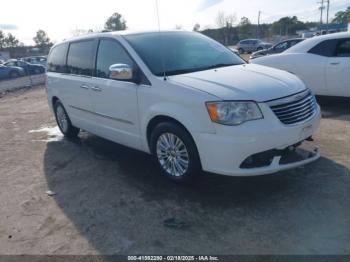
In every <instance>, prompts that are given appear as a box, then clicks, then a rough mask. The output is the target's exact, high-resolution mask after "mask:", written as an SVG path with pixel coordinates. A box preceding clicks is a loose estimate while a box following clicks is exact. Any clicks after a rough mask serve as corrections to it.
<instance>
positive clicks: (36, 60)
mask: <svg viewBox="0 0 350 262" xmlns="http://www.w3.org/2000/svg"><path fill="white" fill-rule="evenodd" d="M21 60H22V61H25V62H27V63H29V64H32V65H42V66H44V67H46V62H47V58H46V57H45V56H31V57H24V58H21Z"/></svg>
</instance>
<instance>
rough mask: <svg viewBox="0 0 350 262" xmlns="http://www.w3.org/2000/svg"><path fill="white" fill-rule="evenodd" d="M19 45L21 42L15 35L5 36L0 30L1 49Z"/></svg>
mask: <svg viewBox="0 0 350 262" xmlns="http://www.w3.org/2000/svg"><path fill="white" fill-rule="evenodd" d="M19 45H20V42H19V40H18V39H17V38H16V37H15V36H14V35H12V34H11V33H8V34H7V35H5V34H4V33H3V32H2V31H1V30H0V49H2V48H8V47H17V46H19Z"/></svg>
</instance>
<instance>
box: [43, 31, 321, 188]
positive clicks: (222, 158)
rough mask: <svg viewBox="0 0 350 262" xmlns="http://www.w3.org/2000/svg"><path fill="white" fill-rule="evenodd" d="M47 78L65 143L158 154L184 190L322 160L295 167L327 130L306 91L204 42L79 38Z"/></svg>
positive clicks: (57, 52)
mask: <svg viewBox="0 0 350 262" xmlns="http://www.w3.org/2000/svg"><path fill="white" fill-rule="evenodd" d="M159 36H161V37H159ZM159 39H162V41H161V42H160V41H159ZM47 71H48V72H47V77H48V80H47V94H48V102H49V105H50V106H51V108H52V109H53V112H54V114H55V117H56V120H57V124H58V126H59V128H60V130H61V131H62V133H63V134H64V135H65V136H67V137H68V138H71V137H76V136H77V135H78V133H79V130H80V129H84V130H86V131H88V132H91V133H94V134H96V135H98V136H101V137H104V138H106V139H109V140H111V141H114V142H116V143H120V144H122V145H125V146H128V147H131V148H134V149H137V150H141V151H144V152H146V153H150V154H152V155H153V157H154V159H155V161H156V163H157V164H158V166H159V168H160V169H161V171H162V173H163V174H164V175H165V176H167V177H169V178H171V179H173V180H176V181H186V180H188V179H191V178H193V177H195V176H196V175H198V174H200V171H201V170H205V171H209V172H213V173H218V174H222V175H229V176H252V175H262V174H269V173H275V172H277V171H281V170H286V169H290V168H295V167H297V166H300V165H304V164H307V163H310V162H312V161H314V160H316V159H318V158H319V153H318V152H316V151H311V152H310V153H307V154H304V155H303V156H299V157H291V155H293V156H295V155H298V152H299V149H298V146H299V145H300V144H301V143H302V142H303V141H305V140H306V139H309V138H310V137H311V136H312V135H313V133H314V132H315V130H316V129H317V128H318V126H319V121H320V108H319V106H318V105H317V103H316V100H315V98H314V96H313V95H312V94H311V92H310V90H309V89H307V88H306V86H305V85H304V83H303V82H302V81H300V80H299V79H298V78H297V77H296V76H295V75H292V74H290V73H287V72H283V71H280V70H276V69H272V68H268V67H263V66H257V65H250V64H246V63H245V62H244V61H243V60H242V59H241V58H240V57H239V56H237V55H235V54H234V53H232V52H231V51H230V50H229V49H227V48H226V47H224V46H222V45H221V44H219V43H217V42H216V41H214V40H212V39H210V38H208V37H206V36H204V35H202V34H199V33H195V32H183V31H180V32H179V31H175V32H145V33H130V32H119V33H117V32H114V33H100V34H95V35H87V36H81V37H78V38H74V39H72V40H67V41H64V42H62V43H59V44H56V45H55V46H54V47H53V48H52V49H51V51H50V54H49V57H48V70H47Z"/></svg>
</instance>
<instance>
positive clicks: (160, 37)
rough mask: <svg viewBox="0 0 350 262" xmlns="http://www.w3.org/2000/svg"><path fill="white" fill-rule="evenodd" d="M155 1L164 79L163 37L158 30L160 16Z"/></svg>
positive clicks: (164, 76)
mask: <svg viewBox="0 0 350 262" xmlns="http://www.w3.org/2000/svg"><path fill="white" fill-rule="evenodd" d="M155 1H156V9H157V18H158V32H159V42H160V50H161V54H160V55H161V60H162V69H163V78H164V81H166V80H167V78H166V74H165V63H164V57H163V53H162V52H163V51H164V49H163V38H162V34H161V31H160V18H159V8H158V0H155Z"/></svg>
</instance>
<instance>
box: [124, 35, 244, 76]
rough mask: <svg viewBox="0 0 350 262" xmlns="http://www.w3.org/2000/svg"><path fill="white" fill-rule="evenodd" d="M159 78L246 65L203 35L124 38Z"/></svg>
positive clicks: (134, 36)
mask: <svg viewBox="0 0 350 262" xmlns="http://www.w3.org/2000/svg"><path fill="white" fill-rule="evenodd" d="M124 38H125V39H126V40H127V41H128V42H129V44H130V45H131V46H132V47H133V49H134V50H135V51H136V52H137V53H138V54H139V56H140V57H141V59H142V60H143V61H144V62H145V63H146V65H147V66H148V67H149V69H150V70H151V71H152V73H153V74H154V75H156V76H162V75H163V74H164V73H165V74H166V75H167V76H170V75H179V74H186V73H191V72H196V71H203V70H208V69H213V68H219V67H226V66H233V65H241V64H244V63H245V62H244V61H243V60H242V59H241V58H240V57H239V56H238V55H236V54H234V53H233V52H232V51H231V50H229V49H228V48H226V47H224V46H223V45H221V44H219V43H218V42H216V41H214V40H212V39H210V38H208V37H206V36H204V35H202V34H199V33H192V32H160V33H158V32H156V33H140V34H130V35H124Z"/></svg>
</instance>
